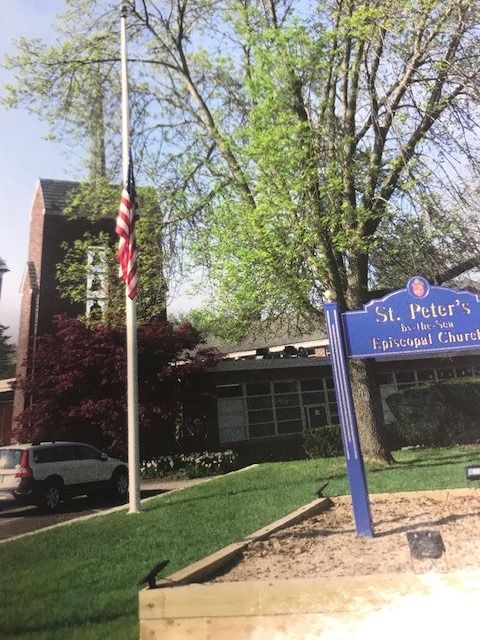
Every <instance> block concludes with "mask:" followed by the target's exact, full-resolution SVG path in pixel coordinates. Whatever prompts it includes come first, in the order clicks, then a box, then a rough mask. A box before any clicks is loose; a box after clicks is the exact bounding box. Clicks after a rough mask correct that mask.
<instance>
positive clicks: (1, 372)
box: [0, 324, 15, 379]
mask: <svg viewBox="0 0 480 640" xmlns="http://www.w3.org/2000/svg"><path fill="white" fill-rule="evenodd" d="M7 330H8V327H5V326H4V325H3V324H0V379H2V378H11V377H12V376H14V375H15V362H14V358H15V347H14V346H13V345H12V344H10V343H9V340H10V338H9V336H7V335H6V331H7Z"/></svg>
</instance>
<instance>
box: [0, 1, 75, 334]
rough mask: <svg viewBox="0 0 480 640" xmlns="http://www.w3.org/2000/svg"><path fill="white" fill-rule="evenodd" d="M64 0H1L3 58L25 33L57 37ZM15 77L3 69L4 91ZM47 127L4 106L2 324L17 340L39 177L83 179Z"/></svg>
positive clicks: (0, 83) (0, 117) (0, 115)
mask: <svg viewBox="0 0 480 640" xmlns="http://www.w3.org/2000/svg"><path fill="white" fill-rule="evenodd" d="M62 5H63V3H62V2H61V0H14V1H13V2H12V0H0V59H1V60H2V61H3V57H4V55H5V54H6V53H10V52H12V51H13V45H12V41H13V40H14V39H15V38H18V37H20V36H25V37H32V38H33V37H40V38H42V39H44V40H47V41H48V40H52V39H53V36H54V34H53V30H52V28H51V24H52V22H53V21H54V18H55V15H56V14H57V13H58V11H59V9H61V8H62ZM9 80H10V76H9V75H8V74H7V72H6V71H5V70H4V69H0V92H1V93H2V94H3V91H4V89H3V87H4V85H5V83H6V82H8V81H9ZM46 134H47V128H46V126H45V125H44V124H42V123H41V122H39V121H38V119H37V118H35V116H33V115H30V114H29V113H27V112H26V111H23V110H12V111H9V110H6V109H5V108H4V107H2V106H0V148H1V156H0V158H1V159H0V163H1V165H0V192H1V193H2V198H1V203H0V221H1V234H0V257H2V258H3V259H4V260H5V262H6V263H7V266H8V268H9V269H10V272H9V273H7V274H5V276H4V278H3V287H2V299H1V300H0V324H3V325H7V326H8V327H10V329H9V331H8V334H9V335H11V336H12V338H13V340H14V341H16V337H17V333H18V318H19V313H20V293H19V290H20V284H21V280H22V275H23V270H24V267H25V262H26V259H27V244H28V225H29V211H30V205H31V202H32V198H33V192H34V188H35V183H36V181H37V180H38V178H57V179H78V178H79V177H81V176H79V175H78V174H77V175H75V174H74V173H73V172H72V171H69V166H73V162H71V161H70V160H68V159H67V154H66V149H65V148H64V147H63V146H62V145H61V144H59V143H54V142H47V141H46V140H44V139H43V137H44V136H45V135H46Z"/></svg>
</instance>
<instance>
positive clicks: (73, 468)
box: [42, 444, 81, 487]
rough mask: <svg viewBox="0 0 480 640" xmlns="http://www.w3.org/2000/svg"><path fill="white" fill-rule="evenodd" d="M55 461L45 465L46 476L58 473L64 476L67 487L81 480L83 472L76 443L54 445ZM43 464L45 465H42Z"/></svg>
mask: <svg viewBox="0 0 480 640" xmlns="http://www.w3.org/2000/svg"><path fill="white" fill-rule="evenodd" d="M52 448H53V450H54V458H55V460H54V462H51V463H47V464H45V465H44V478H45V477H46V475H47V473H48V475H58V476H60V477H61V478H62V480H63V484H64V485H65V486H66V487H71V486H74V485H76V484H79V482H81V473H80V471H79V468H78V466H79V465H78V458H77V452H76V449H75V445H73V444H58V445H54V446H53V447H52ZM42 466H43V465H42Z"/></svg>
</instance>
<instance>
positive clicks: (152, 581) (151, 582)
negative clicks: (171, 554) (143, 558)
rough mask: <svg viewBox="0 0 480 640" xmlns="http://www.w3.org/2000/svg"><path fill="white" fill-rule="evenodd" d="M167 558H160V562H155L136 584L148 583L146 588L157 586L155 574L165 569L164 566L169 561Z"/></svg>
mask: <svg viewBox="0 0 480 640" xmlns="http://www.w3.org/2000/svg"><path fill="white" fill-rule="evenodd" d="M169 562H170V561H169V560H162V561H161V562H159V563H158V564H156V565H155V566H154V567H153V569H151V570H150V571H149V572H148V573H147V575H146V576H144V577H143V578H142V579H141V580H140V582H139V583H138V586H139V587H141V586H142V585H144V584H148V588H149V589H155V588H156V586H157V580H156V578H157V576H158V574H159V573H160V571H163V570H164V569H165V567H166V566H167V564H168V563H169Z"/></svg>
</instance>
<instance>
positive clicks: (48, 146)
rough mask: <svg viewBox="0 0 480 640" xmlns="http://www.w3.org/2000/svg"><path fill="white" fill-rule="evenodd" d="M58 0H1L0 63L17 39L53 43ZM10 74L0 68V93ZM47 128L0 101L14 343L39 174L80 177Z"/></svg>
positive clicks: (1, 242) (4, 246)
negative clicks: (48, 139) (35, 39)
mask: <svg viewBox="0 0 480 640" xmlns="http://www.w3.org/2000/svg"><path fill="white" fill-rule="evenodd" d="M63 6H64V3H63V1H62V0H0V65H1V64H2V63H3V58H4V56H5V54H8V53H13V51H14V49H15V47H14V44H13V41H14V40H15V39H17V38H19V37H22V36H23V37H27V38H41V39H42V40H44V41H45V42H47V43H50V42H53V40H54V38H55V33H54V30H53V28H52V24H53V23H54V21H55V16H56V15H57V14H58V13H61V12H62V10H63ZM11 80H12V77H11V75H10V74H9V72H7V71H6V70H5V69H2V68H1V67H0V95H3V94H4V86H5V84H6V83H8V82H9V81H11ZM47 134H48V129H47V126H46V125H45V124H44V123H42V122H41V121H39V120H38V118H37V117H36V116H35V115H32V114H29V113H28V112H27V111H25V110H19V109H14V110H7V109H5V108H4V107H3V106H2V105H0V150H1V153H0V193H1V194H2V198H1V199H0V229H1V231H0V258H3V260H4V261H5V262H6V264H7V267H8V269H9V270H10V271H9V272H8V273H6V274H5V275H4V277H3V285H2V293H1V299H0V324H2V325H4V326H7V327H9V329H8V331H7V332H6V333H7V335H9V336H10V337H11V338H12V342H16V340H17V335H18V323H19V316H20V286H21V282H22V277H23V273H24V270H25V264H26V260H27V249H28V233H29V213H30V207H31V204H32V200H33V194H34V190H35V185H36V183H37V181H38V179H39V178H51V179H56V180H81V179H82V178H83V177H84V176H83V175H82V174H81V173H80V172H79V162H78V158H75V155H73V157H72V149H71V146H70V147H68V145H66V144H62V143H59V142H52V141H47V140H45V137H46V135H47ZM198 300H199V298H195V297H190V296H187V295H185V292H179V294H178V295H177V297H176V299H175V301H173V303H172V304H170V307H169V308H170V310H171V311H173V312H174V313H181V312H182V311H186V310H187V309H188V308H190V307H191V306H192V305H194V304H195V303H197V302H198Z"/></svg>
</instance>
